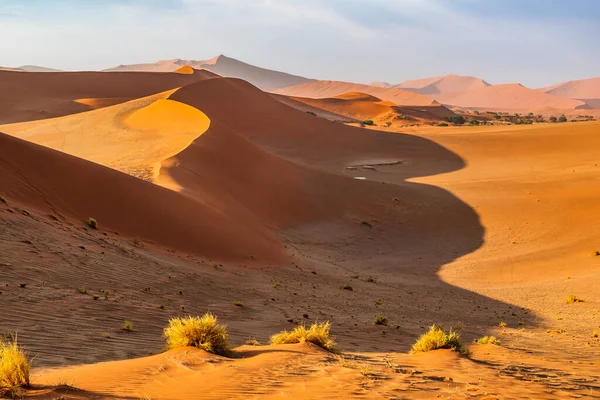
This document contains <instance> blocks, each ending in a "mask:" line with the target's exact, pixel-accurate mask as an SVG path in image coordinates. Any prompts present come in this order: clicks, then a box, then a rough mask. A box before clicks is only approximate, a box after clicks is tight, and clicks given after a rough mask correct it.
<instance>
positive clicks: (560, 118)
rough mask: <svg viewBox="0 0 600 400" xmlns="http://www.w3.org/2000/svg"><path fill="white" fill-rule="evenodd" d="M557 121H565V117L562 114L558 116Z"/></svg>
mask: <svg viewBox="0 0 600 400" xmlns="http://www.w3.org/2000/svg"><path fill="white" fill-rule="evenodd" d="M558 122H567V117H565V116H564V115H561V116H560V117H559V118H558Z"/></svg>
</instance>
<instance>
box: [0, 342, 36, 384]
mask: <svg viewBox="0 0 600 400" xmlns="http://www.w3.org/2000/svg"><path fill="white" fill-rule="evenodd" d="M29 369H30V365H29V360H28V359H27V355H26V354H25V351H24V350H23V349H22V348H20V347H19V346H18V344H17V341H16V340H14V341H5V340H1V339H0V390H1V389H12V388H16V387H19V386H28V385H29Z"/></svg>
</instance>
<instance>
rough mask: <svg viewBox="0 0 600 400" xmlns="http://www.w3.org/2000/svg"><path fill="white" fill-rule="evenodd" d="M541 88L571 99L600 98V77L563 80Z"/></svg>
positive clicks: (546, 91)
mask: <svg viewBox="0 0 600 400" xmlns="http://www.w3.org/2000/svg"><path fill="white" fill-rule="evenodd" d="M540 90H541V91H543V92H545V93H548V94H552V95H555V96H561V97H568V98H571V99H579V100H582V99H600V77H597V78H590V79H582V80H577V81H568V82H563V83H559V84H558V85H554V86H550V87H547V88H543V89H540Z"/></svg>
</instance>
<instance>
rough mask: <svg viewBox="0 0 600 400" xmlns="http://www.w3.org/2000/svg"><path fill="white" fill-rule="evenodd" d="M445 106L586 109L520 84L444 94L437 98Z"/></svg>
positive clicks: (492, 109)
mask: <svg viewBox="0 0 600 400" xmlns="http://www.w3.org/2000/svg"><path fill="white" fill-rule="evenodd" d="M436 98H437V99H438V101H440V102H441V103H443V104H449V105H453V106H458V107H470V108H478V109H482V110H490V111H509V112H510V111H513V112H514V111H519V112H530V111H531V112H536V110H539V109H542V108H551V109H571V110H575V109H584V108H586V107H587V106H586V104H585V103H584V102H582V101H578V100H573V99H565V98H562V97H558V96H553V95H549V94H546V93H542V92H539V91H537V90H533V89H528V88H526V87H524V86H522V85H519V84H505V85H494V86H488V87H484V88H481V89H475V90H471V91H468V92H464V93H458V94H441V95H437V97H436Z"/></svg>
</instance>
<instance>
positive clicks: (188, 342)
mask: <svg viewBox="0 0 600 400" xmlns="http://www.w3.org/2000/svg"><path fill="white" fill-rule="evenodd" d="M163 336H164V338H165V340H166V341H167V348H169V349H173V348H176V347H187V346H192V347H197V348H199V349H202V350H206V351H208V352H209V353H214V354H218V355H222V356H227V355H229V354H230V353H231V350H230V347H229V333H228V332H227V326H226V325H220V324H218V323H217V317H215V316H214V315H213V314H211V313H206V314H204V315H203V316H202V317H192V316H189V317H185V318H172V319H171V320H169V326H167V327H166V328H165V329H164V331H163Z"/></svg>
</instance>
